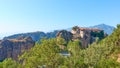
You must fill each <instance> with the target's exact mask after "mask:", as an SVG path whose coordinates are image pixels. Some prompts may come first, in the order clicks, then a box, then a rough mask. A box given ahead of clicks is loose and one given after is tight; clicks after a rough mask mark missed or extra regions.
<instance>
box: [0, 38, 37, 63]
mask: <svg viewBox="0 0 120 68" xmlns="http://www.w3.org/2000/svg"><path fill="white" fill-rule="evenodd" d="M34 44H35V42H34V41H33V40H32V38H31V37H20V38H18V39H7V40H1V41H0V61H2V60H4V59H5V58H13V59H14V60H17V58H18V56H19V55H21V54H22V53H23V52H24V51H28V50H29V49H30V48H31V47H33V46H34Z"/></svg>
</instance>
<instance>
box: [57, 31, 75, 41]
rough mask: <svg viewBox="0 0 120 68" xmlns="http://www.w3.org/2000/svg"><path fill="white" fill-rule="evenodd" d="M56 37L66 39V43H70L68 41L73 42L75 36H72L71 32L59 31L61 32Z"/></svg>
mask: <svg viewBox="0 0 120 68" xmlns="http://www.w3.org/2000/svg"><path fill="white" fill-rule="evenodd" d="M56 37H61V38H64V39H65V41H67V42H68V41H70V40H72V37H73V35H72V33H71V32H69V31H66V30H61V31H59V32H58V33H57V35H56Z"/></svg>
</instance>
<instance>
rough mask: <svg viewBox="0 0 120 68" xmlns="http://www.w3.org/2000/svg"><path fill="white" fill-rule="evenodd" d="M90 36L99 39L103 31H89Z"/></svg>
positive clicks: (101, 37)
mask: <svg viewBox="0 0 120 68" xmlns="http://www.w3.org/2000/svg"><path fill="white" fill-rule="evenodd" d="M91 36H93V37H98V38H99V39H100V40H101V39H103V38H104V31H100V32H93V31H91Z"/></svg>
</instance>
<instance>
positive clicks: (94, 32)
mask: <svg viewBox="0 0 120 68" xmlns="http://www.w3.org/2000/svg"><path fill="white" fill-rule="evenodd" d="M105 36H106V34H105V33H104V31H103V30H100V29H97V28H80V27H78V26H75V27H73V29H72V31H71V32H69V31H66V30H62V31H60V32H58V34H57V37H61V38H64V39H65V40H66V41H67V42H68V41H69V40H72V41H75V40H80V41H81V44H82V47H83V48H86V47H88V45H89V44H91V43H93V42H94V41H95V40H96V38H97V37H98V38H99V39H103V38H104V37H105Z"/></svg>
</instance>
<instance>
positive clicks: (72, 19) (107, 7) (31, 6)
mask: <svg viewBox="0 0 120 68" xmlns="http://www.w3.org/2000/svg"><path fill="white" fill-rule="evenodd" d="M101 23H104V24H107V25H111V26H116V25H117V24H119V23H120V0H0V37H4V36H8V35H12V34H16V33H25V32H34V31H44V32H49V31H51V30H56V29H65V28H69V27H73V26H75V25H78V26H82V27H87V26H93V25H97V24H101Z"/></svg>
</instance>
